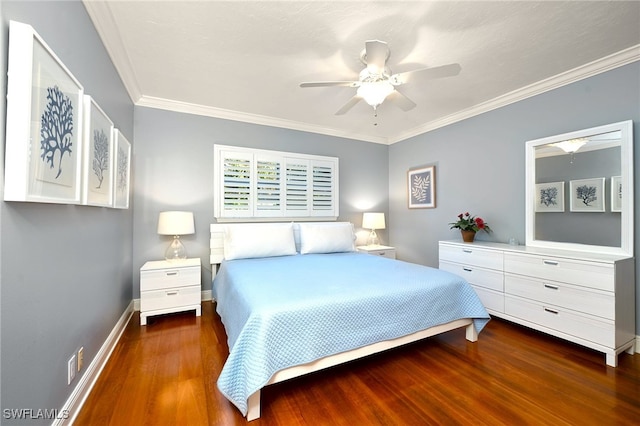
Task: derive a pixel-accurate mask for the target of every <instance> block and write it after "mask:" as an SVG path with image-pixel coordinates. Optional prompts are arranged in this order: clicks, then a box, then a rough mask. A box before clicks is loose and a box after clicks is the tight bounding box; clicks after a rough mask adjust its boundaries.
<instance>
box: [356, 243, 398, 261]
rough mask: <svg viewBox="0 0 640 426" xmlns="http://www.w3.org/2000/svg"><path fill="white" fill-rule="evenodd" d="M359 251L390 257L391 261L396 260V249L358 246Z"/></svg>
mask: <svg viewBox="0 0 640 426" xmlns="http://www.w3.org/2000/svg"><path fill="white" fill-rule="evenodd" d="M356 248H357V249H358V251H361V252H363V253H368V254H375V255H378V256H384V257H388V258H389V259H395V258H396V248H395V247H388V246H358V247H356Z"/></svg>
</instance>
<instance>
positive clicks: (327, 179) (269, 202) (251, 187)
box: [213, 145, 338, 220]
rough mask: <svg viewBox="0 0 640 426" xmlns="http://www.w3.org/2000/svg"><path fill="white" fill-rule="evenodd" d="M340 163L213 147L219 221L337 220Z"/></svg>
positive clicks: (288, 154)
mask: <svg viewBox="0 0 640 426" xmlns="http://www.w3.org/2000/svg"><path fill="white" fill-rule="evenodd" d="M337 175H338V159H337V158H335V157H323V156H317V155H306V154H294V153H288V152H277V151H267V150H257V149H250V148H240V147H232V146H225V145H214V194H213V195H214V206H213V210H214V216H215V217H216V218H217V219H218V220H234V219H242V220H251V219H260V218H278V219H282V220H296V219H298V220H300V219H304V218H313V219H314V220H317V219H318V218H323V219H325V220H335V219H337V217H338V203H337V200H338V186H337V182H338V177H337Z"/></svg>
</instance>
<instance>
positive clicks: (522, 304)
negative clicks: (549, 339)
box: [504, 295, 615, 348]
mask: <svg viewBox="0 0 640 426" xmlns="http://www.w3.org/2000/svg"><path fill="white" fill-rule="evenodd" d="M504 311H505V313H506V314H507V315H512V316H514V317H517V318H521V319H523V320H526V321H529V322H532V323H535V324H538V325H541V326H544V327H547V328H550V329H553V330H556V331H559V332H562V333H565V334H569V335H571V336H575V337H578V338H580V339H584V340H588V341H590V342H594V343H597V344H599V345H603V346H606V347H609V348H614V347H615V326H614V322H613V321H608V320H605V319H599V318H597V317H593V316H588V315H584V314H581V313H579V312H575V311H571V310H568V309H564V308H561V307H558V306H555V305H551V304H544V303H538V302H534V301H532V300H525V299H520V298H517V297H513V296H510V295H505V297H504Z"/></svg>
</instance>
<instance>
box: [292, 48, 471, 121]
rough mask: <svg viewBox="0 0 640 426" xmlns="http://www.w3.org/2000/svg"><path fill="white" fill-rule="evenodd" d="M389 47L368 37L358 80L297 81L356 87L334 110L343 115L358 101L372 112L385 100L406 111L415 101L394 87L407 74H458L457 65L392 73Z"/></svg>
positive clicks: (306, 85) (309, 83)
mask: <svg viewBox="0 0 640 426" xmlns="http://www.w3.org/2000/svg"><path fill="white" fill-rule="evenodd" d="M389 55H390V50H389V46H388V45H387V43H385V42H384V41H379V40H368V41H367V42H365V49H364V50H363V51H362V53H361V55H360V60H361V61H362V62H363V63H364V64H365V65H366V68H364V69H363V70H362V71H360V75H359V76H358V80H357V81H313V82H305V83H300V87H329V86H348V87H353V88H357V91H356V94H355V95H354V96H353V97H352V98H351V99H350V100H349V101H348V102H347V103H346V104H345V105H344V106H343V107H342V108H340V109H339V110H338V111H337V112H336V115H342V114H345V113H346V112H347V111H349V110H350V109H351V108H353V106H355V105H356V104H357V103H358V102H360V100H364V101H365V102H366V103H367V104H369V105H370V106H372V107H373V110H374V112H375V111H376V109H377V108H378V106H380V104H382V102H384V101H385V100H386V99H389V101H391V102H393V103H395V104H396V105H397V106H398V107H399V108H400V109H402V110H403V111H409V110H410V109H412V108H414V107H415V106H416V104H415V103H414V102H413V101H412V100H411V99H409V98H408V97H406V96H405V95H403V94H402V93H400V92H399V91H398V90H397V89H396V87H397V86H400V85H402V84H405V83H407V82H408V81H409V78H410V77H413V76H416V75H418V74H419V75H420V76H421V77H423V78H442V77H453V76H456V75H458V74H459V73H460V69H461V67H460V64H449V65H442V66H439V67H433V68H419V69H415V70H412V71H407V72H402V73H399V74H391V70H390V69H389V67H388V66H387V60H388V59H389Z"/></svg>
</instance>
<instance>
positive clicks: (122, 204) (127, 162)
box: [113, 129, 131, 209]
mask: <svg viewBox="0 0 640 426" xmlns="http://www.w3.org/2000/svg"><path fill="white" fill-rule="evenodd" d="M113 135H114V144H115V152H114V155H113V160H114V163H113V170H114V174H113V207H115V208H117V209H128V208H129V185H130V180H131V176H130V174H131V144H130V143H129V141H128V140H127V139H126V138H125V137H124V136H123V135H122V133H121V132H120V130H118V129H114V131H113Z"/></svg>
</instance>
